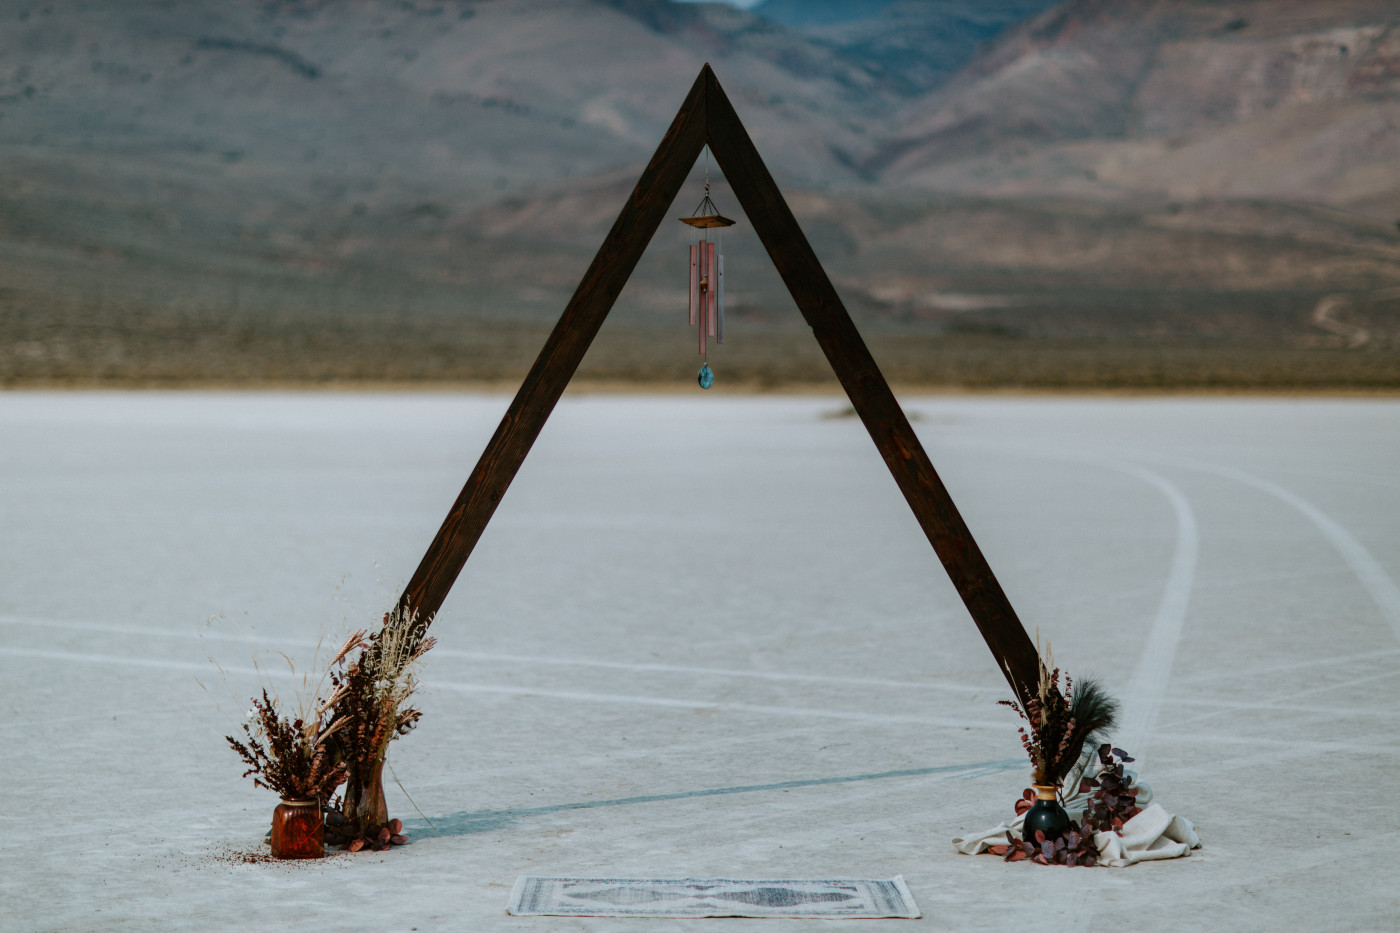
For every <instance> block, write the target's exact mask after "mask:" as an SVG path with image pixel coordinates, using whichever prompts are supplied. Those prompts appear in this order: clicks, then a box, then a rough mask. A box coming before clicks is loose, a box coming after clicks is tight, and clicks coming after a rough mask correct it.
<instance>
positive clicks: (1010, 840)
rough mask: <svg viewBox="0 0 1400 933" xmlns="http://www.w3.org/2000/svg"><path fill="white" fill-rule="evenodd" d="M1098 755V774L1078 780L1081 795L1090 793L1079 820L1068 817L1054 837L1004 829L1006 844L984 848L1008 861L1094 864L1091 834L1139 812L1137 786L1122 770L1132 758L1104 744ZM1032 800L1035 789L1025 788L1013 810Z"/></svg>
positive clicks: (1027, 806)
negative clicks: (1062, 830) (1022, 836)
mask: <svg viewBox="0 0 1400 933" xmlns="http://www.w3.org/2000/svg"><path fill="white" fill-rule="evenodd" d="M1098 757H1099V773H1098V774H1097V775H1095V776H1094V777H1086V778H1083V779H1081V781H1080V783H1079V792H1080V793H1081V794H1087V793H1090V792H1091V791H1092V792H1093V796H1092V797H1090V799H1089V805H1088V807H1087V808H1086V809H1085V811H1084V820H1083V822H1082V823H1076V822H1075V821H1073V820H1071V821H1070V825H1069V829H1068V830H1067V831H1066V832H1065V833H1064V834H1063V835H1061V836H1060V837H1059V838H1057V839H1046V838H1045V834H1044V833H1042V832H1037V833H1036V837H1035V838H1034V839H1017V838H1016V837H1015V836H1014V835H1012V833H1011V831H1010V830H1007V831H1006V844H1005V845H995V846H991V847H989V848H988V849H987V851H988V852H990V853H992V854H993V855H1001V856H1004V857H1005V859H1006V861H1008V862H1019V861H1021V860H1022V859H1030V860H1031V861H1033V862H1036V863H1038V864H1041V865H1071V866H1073V865H1085V866H1091V865H1095V864H1097V863H1098V858H1099V850H1098V847H1097V846H1096V845H1095V844H1094V834H1095V833H1102V832H1109V831H1112V832H1119V831H1121V830H1122V829H1123V824H1124V823H1126V822H1127V821H1128V820H1130V819H1132V818H1133V817H1135V816H1137V815H1138V813H1139V812H1141V810H1140V808H1139V807H1138V805H1137V793H1138V789H1137V788H1136V787H1134V786H1133V781H1132V777H1131V775H1128V774H1126V773H1124V770H1123V765H1124V764H1126V763H1128V762H1130V761H1132V760H1133V759H1132V758H1130V757H1129V756H1128V753H1127V752H1125V751H1123V750H1122V749H1121V748H1113V747H1112V746H1110V745H1107V744H1104V745H1100V746H1099V747H1098ZM1033 800H1035V792H1034V791H1032V790H1031V789H1030V788H1026V790H1025V792H1024V793H1022V795H1021V799H1020V800H1017V801H1016V813H1017V814H1018V815H1020V814H1022V813H1025V812H1026V811H1027V810H1029V809H1030V808H1031V803H1032V801H1033Z"/></svg>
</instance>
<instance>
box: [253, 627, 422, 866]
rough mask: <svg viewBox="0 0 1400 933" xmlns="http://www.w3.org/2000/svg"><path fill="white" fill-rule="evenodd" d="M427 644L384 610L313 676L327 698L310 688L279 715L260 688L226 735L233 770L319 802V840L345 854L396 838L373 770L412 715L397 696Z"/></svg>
mask: <svg viewBox="0 0 1400 933" xmlns="http://www.w3.org/2000/svg"><path fill="white" fill-rule="evenodd" d="M434 643H435V641H434V639H431V638H427V637H425V629H424V626H421V625H418V624H416V620H415V619H414V618H413V617H410V616H405V615H403V614H401V613H397V612H391V613H389V614H387V615H386V616H385V617H384V625H383V627H382V628H381V629H380V631H378V632H376V633H374V634H372V635H370V634H367V633H366V632H365V631H363V630H361V631H358V632H355V633H354V634H352V635H351V636H350V637H349V638H348V639H347V640H346V642H345V644H344V645H343V646H342V647H341V648H340V650H339V651H338V652H337V653H336V655H335V656H334V658H332V660H331V662H330V665H329V667H328V670H327V673H326V676H325V678H324V680H323V685H322V686H324V684H326V683H328V684H329V695H328V696H324V697H323V696H322V694H323V693H324V692H325V690H324V689H322V687H318V689H317V690H316V692H315V696H314V697H313V699H312V700H311V701H310V704H309V705H310V711H309V712H307V713H304V714H303V715H302V716H301V717H299V718H296V719H294V720H289V719H288V717H286V716H284V715H283V714H282V713H281V712H280V710H279V705H278V702H277V700H276V699H275V698H273V697H270V696H269V695H268V692H267V690H266V689H264V690H263V694H262V698H261V699H258V698H254V699H253V711H252V714H251V715H250V720H251V722H250V723H245V724H244V725H243V730H244V733H245V736H246V739H247V741H246V742H240V741H238V740H237V739H235V738H234V737H233V736H226V738H227V739H228V742H229V744H230V745H232V746H233V749H234V751H235V752H237V753H238V755H239V756H240V757H241V758H242V759H243V761H244V763H245V764H246V765H248V770H247V771H245V772H244V775H243V776H244V777H248V776H249V775H252V776H253V783H254V784H255V785H256V786H259V787H266V788H268V789H270V790H273V791H276V792H277V793H278V794H280V795H281V796H282V797H284V798H286V799H295V800H310V799H315V800H317V801H319V802H320V804H321V807H322V809H323V811H324V813H325V823H326V837H327V840H328V841H329V842H332V843H335V844H340V845H343V846H345V848H347V849H349V850H350V851H352V852H355V851H360V850H362V849H369V850H383V849H387V848H388V847H389V846H391V845H403V844H404V843H406V842H407V841H408V837H407V836H405V835H403V823H402V821H400V820H391V819H389V815H388V807H387V804H386V801H385V797H384V785H383V773H384V767H385V764H386V760H387V756H388V752H389V743H390V742H391V741H392V740H393V739H395V738H398V737H399V736H401V735H406V734H407V733H408V732H409V730H411V729H412V728H413V726H414V725H415V724H416V723H417V721H418V720H419V718H420V717H421V716H422V713H421V712H420V711H419V710H417V709H414V708H413V707H410V706H409V705H408V702H407V701H408V699H409V697H410V696H412V694H413V693H414V691H415V690H416V689H417V684H418V681H417V676H416V668H417V665H418V662H419V661H420V660H421V659H422V657H423V655H424V654H426V653H427V651H428V650H429V649H431V648H432V647H433V645H434ZM338 788H343V790H342V793H341V794H340V796H338V797H337V796H333V795H334V794H335V792H336V790H337V789H338Z"/></svg>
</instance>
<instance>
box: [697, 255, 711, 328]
mask: <svg viewBox="0 0 1400 933" xmlns="http://www.w3.org/2000/svg"><path fill="white" fill-rule="evenodd" d="M709 262H710V244H709V243H708V242H707V241H705V240H701V241H700V281H701V285H700V320H699V321H698V322H697V323H698V324H699V331H700V355H701V356H705V355H706V353H707V352H708V350H709V348H708V347H707V346H706V345H705V338H706V337H707V336H709V332H710V331H709V324H708V322H707V320H706V319H707V318H708V317H709V316H710V283H709V282H708V281H706V279H705V270H706V269H708V268H709Z"/></svg>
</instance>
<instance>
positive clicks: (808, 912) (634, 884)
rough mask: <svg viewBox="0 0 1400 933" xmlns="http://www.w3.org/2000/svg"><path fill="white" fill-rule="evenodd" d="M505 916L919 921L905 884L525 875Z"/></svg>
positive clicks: (901, 879)
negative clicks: (508, 914) (544, 876)
mask: <svg viewBox="0 0 1400 933" xmlns="http://www.w3.org/2000/svg"><path fill="white" fill-rule="evenodd" d="M506 912H507V913H510V914H514V915H515V916H517V917H540V916H552V917H674V918H681V917H800V918H806V917H820V918H837V917H844V918H846V919H849V920H873V919H881V918H888V917H896V918H902V919H907V920H917V919H918V918H919V917H920V916H921V914H920V913H919V908H918V906H916V905H915V903H914V897H913V895H911V894H910V893H909V889H908V888H907V887H906V886H905V884H904V876H903V875H900V876H898V877H895V878H892V879H890V880H889V881H868V880H863V879H840V880H835V881H828V880H820V881H792V880H784V881H745V880H737V879H733V878H540V877H536V876H534V875H522V876H521V877H520V878H518V879H517V880H516V882H515V890H513V891H511V892H510V904H509V905H508V906H507V907H506Z"/></svg>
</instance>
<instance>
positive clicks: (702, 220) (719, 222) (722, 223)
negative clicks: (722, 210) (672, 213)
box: [679, 214, 734, 227]
mask: <svg viewBox="0 0 1400 933" xmlns="http://www.w3.org/2000/svg"><path fill="white" fill-rule="evenodd" d="M679 219H680V222H681V223H683V224H690V225H691V226H692V227H732V226H734V221H732V220H730V219H729V218H728V217H723V216H721V215H719V214H706V215H705V216H703V217H681V218H679Z"/></svg>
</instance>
